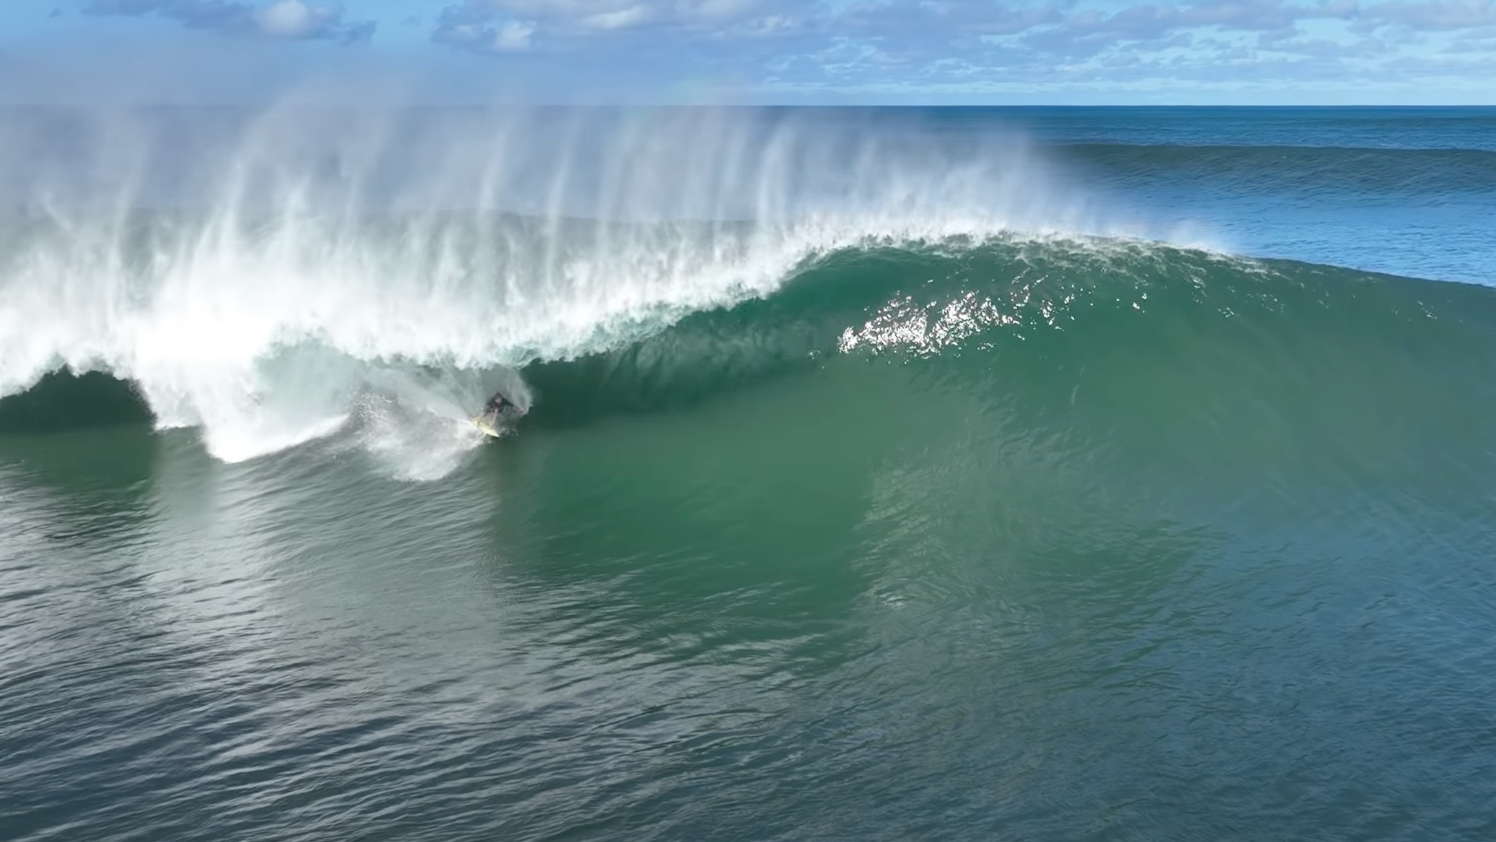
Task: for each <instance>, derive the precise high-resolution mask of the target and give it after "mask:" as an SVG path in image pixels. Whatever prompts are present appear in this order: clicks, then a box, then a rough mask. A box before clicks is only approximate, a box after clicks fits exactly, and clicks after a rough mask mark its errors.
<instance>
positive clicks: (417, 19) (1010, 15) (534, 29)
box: [0, 0, 1496, 104]
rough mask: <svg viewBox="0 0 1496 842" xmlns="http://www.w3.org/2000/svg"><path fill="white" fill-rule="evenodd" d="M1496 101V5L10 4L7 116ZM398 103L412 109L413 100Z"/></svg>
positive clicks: (1145, 0)
mask: <svg viewBox="0 0 1496 842" xmlns="http://www.w3.org/2000/svg"><path fill="white" fill-rule="evenodd" d="M311 81H315V83H316V84H317V85H320V86H321V87H320V88H319V89H320V90H322V91H323V92H324V94H326V95H328V96H334V97H349V98H354V99H360V98H363V99H369V98H373V99H378V98H379V97H380V96H387V97H389V98H395V97H397V96H399V97H404V98H406V99H417V100H430V101H455V102H463V101H483V100H492V99H496V98H497V99H505V98H520V99H528V100H541V101H578V100H580V101H599V100H600V101H649V102H699V101H749V102H788V103H802V102H804V103H841V102H858V103H880V102H886V103H932V104H943V103H992V104H1002V103H1017V104H1044V103H1054V104H1085V103H1098V104H1129V103H1184V104H1235V103H1241V104H1301V103H1346V104H1362V103H1368V104H1375V103H1396V104H1444V103H1481V104H1485V103H1493V102H1496V0H1301V1H1300V0H1182V2H1167V0H1152V1H1151V2H1150V1H1149V0H1139V2H1131V1H1130V0H1107V1H1106V2H1098V1H1097V0H1058V2H1049V1H1048V0H1039V1H1038V2H989V0H832V2H797V1H796V0H342V2H337V0H0V99H4V100H7V101H17V100H19V101H50V100H54V99H56V100H69V99H88V98H96V99H97V98H102V99H110V98H119V97H133V98H137V99H156V100H184V101H230V102H236V101H242V100H245V99H256V98H263V97H267V96H274V95H275V93H276V92H277V91H283V90H285V89H287V88H288V87H293V86H297V85H303V84H305V83H309V82H311ZM395 91H399V92H401V93H399V94H398V95H397V94H395V93H394V92H395Z"/></svg>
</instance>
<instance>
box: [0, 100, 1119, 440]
mask: <svg viewBox="0 0 1496 842" xmlns="http://www.w3.org/2000/svg"><path fill="white" fill-rule="evenodd" d="M0 162H3V165H0V181H4V182H5V183H6V184H7V185H8V187H9V189H8V190H7V191H6V195H9V196H14V197H18V201H17V202H16V203H15V206H14V207H12V208H11V209H10V210H9V211H8V213H9V217H8V218H7V220H6V224H5V225H4V226H3V228H4V233H3V234H0V293H3V295H0V397H4V396H7V395H15V394H19V393H23V392H25V391H26V390H28V389H30V388H32V387H33V386H34V385H35V384H37V383H38V382H39V381H40V380H41V378H43V377H44V376H46V375H47V374H49V373H51V372H56V371H60V370H66V371H70V372H74V373H84V372H90V371H100V372H107V373H109V374H111V375H113V376H115V377H117V378H119V379H122V380H127V381H129V382H131V383H132V384H134V386H135V387H136V389H137V390H138V392H139V394H140V395H141V396H142V397H143V399H144V400H145V402H146V404H147V405H148V406H149V407H150V410H151V414H152V416H153V418H154V420H155V423H156V425H157V426H158V427H160V428H163V429H165V428H178V427H195V428H199V429H201V430H202V435H203V439H204V442H205V443H206V445H207V447H208V449H209V450H210V451H211V452H212V453H213V454H214V455H215V456H217V457H219V458H222V459H226V460H230V461H237V460H242V459H248V458H253V457H255V456H258V455H262V454H265V453H269V452H273V451H275V450H279V449H283V448H285V447H288V446H292V445H294V444H296V443H298V442H301V441H306V440H308V439H311V438H316V437H320V436H325V435H328V434H330V433H331V432H333V431H335V430H338V429H341V428H343V427H345V426H346V425H347V424H349V423H352V422H355V421H357V420H358V419H359V417H361V416H362V415H367V413H368V411H370V410H369V409H368V408H369V407H370V406H375V405H379V401H380V400H384V402H385V403H386V404H388V403H390V402H391V401H393V403H395V404H398V405H400V406H402V407H409V406H412V405H419V406H421V407H423V409H424V411H427V413H428V414H433V415H438V416H441V417H442V418H443V419H444V420H445V421H446V422H449V423H451V422H460V421H461V420H462V419H464V418H465V417H466V416H467V415H468V414H471V412H472V411H473V408H474V407H476V406H479V405H481V403H482V401H483V399H484V398H485V397H486V395H487V393H489V392H491V391H492V390H493V389H494V388H496V387H498V386H499V385H502V384H504V383H507V384H509V386H510V388H512V389H514V390H516V391H518V393H519V394H518V398H519V400H520V401H521V403H522V404H523V403H526V402H527V401H528V396H527V394H526V393H525V388H524V385H523V383H522V382H520V381H517V380H516V379H515V378H514V376H513V374H512V372H513V370H514V369H516V368H518V367H520V366H524V365H526V364H528V363H531V362H534V361H538V360H564V359H571V358H575V357H578V356H581V355H586V354H589V353H596V352H600V351H606V350H608V349H612V348H617V347H621V346H624V345H627V344H628V343H629V342H631V341H634V340H636V339H638V338H640V337H643V336H647V335H649V334H651V333H653V332H656V331H658V330H660V329H662V328H663V327H664V326H667V325H669V324H671V323H672V322H674V321H676V320H678V319H680V318H682V317H684V316H686V315H688V314H690V313H693V312H697V311H701V310H705V309H711V308H715V307H725V306H732V305H734V304H737V303H740V302H742V301H745V300H749V299H753V298H755V297H761V296H764V295H767V294H770V293H772V292H773V291H774V290H775V289H777V288H778V287H779V286H780V285H782V284H783V283H785V282H786V281H787V280H788V279H791V278H793V277H795V276H796V274H797V273H798V272H800V271H802V270H803V269H804V267H806V266H809V265H813V264H814V263H815V261H817V260H818V259H820V258H821V257H823V256H824V255H827V254H832V253H836V252H839V251H843V250H847V249H855V248H864V247H869V246H873V245H878V244H918V243H921V242H940V241H945V240H949V239H951V238H953V237H966V238H977V239H980V238H984V237H991V236H997V235H1003V234H1005V233H1006V232H1012V231H1023V232H1027V233H1028V234H1030V235H1039V236H1042V235H1044V234H1046V233H1053V232H1057V231H1080V230H1092V231H1102V232H1125V231H1127V230H1128V229H1127V228H1126V227H1123V226H1108V225H1105V224H1103V223H1101V222H1099V221H1098V219H1097V215H1096V214H1095V212H1094V209H1092V208H1089V207H1087V204H1086V202H1085V201H1084V200H1083V199H1078V198H1076V197H1077V196H1078V195H1079V194H1076V193H1073V192H1066V191H1064V190H1062V189H1060V188H1059V187H1057V186H1055V185H1053V184H1051V183H1050V181H1049V178H1050V177H1049V176H1048V175H1047V174H1046V171H1045V169H1044V166H1043V164H1042V161H1040V160H1039V159H1038V158H1036V157H1035V156H1034V155H1033V154H1032V153H1031V151H1029V150H1027V149H1026V147H1025V145H1024V144H1023V143H1022V142H1021V139H1014V138H994V139H993V140H992V142H991V143H990V144H988V145H987V146H986V147H984V148H982V149H975V148H970V147H965V148H963V149H961V150H959V151H953V150H951V149H949V148H944V147H940V146H939V145H938V144H931V143H928V142H924V141H922V140H921V136H920V135H919V134H918V132H911V133H903V134H888V133H883V134H876V133H868V132H862V131H860V130H859V125H858V123H857V122H856V121H855V120H846V119H840V118H838V119H835V120H825V119H818V118H815V117H813V116H810V117H803V118H802V117H797V116H795V115H785V114H774V115H770V116H769V117H767V118H765V117H761V116H758V115H754V116H751V117H745V116H743V115H741V114H737V113H734V112H719V111H713V110H702V109H695V110H689V111H677V110H668V109H667V110H663V111H658V112H635V111H588V112H574V111H564V112H549V111H540V112H533V111H525V112H519V113H512V112H456V113H445V112H443V113H431V114H423V115H421V119H411V118H410V116H409V115H405V116H403V117H401V118H400V119H398V120H397V119H394V118H392V117H391V116H390V115H388V114H373V113H364V112H334V111H306V110H300V109H295V108H287V109H283V110H270V111H267V112H261V113H253V114H250V113H240V112H227V111H226V112H221V113H220V112H213V113H210V114H208V115H207V116H204V115H203V114H202V113H198V112H194V113H192V114H190V115H185V116H184V115H182V114H178V113H176V112H170V111H167V112H160V113H156V112H150V113H139V112H128V113H125V114H121V115H113V116H110V117H108V118H105V117H102V116H99V115H80V114H74V113H53V112H44V113H41V114H40V115H39V116H36V117H35V119H32V120H30V121H26V120H21V121H16V122H14V123H12V124H8V125H7V127H6V129H5V130H4V134H3V135H0ZM433 372H437V374H433ZM371 395H373V396H382V397H379V398H378V399H376V398H371Z"/></svg>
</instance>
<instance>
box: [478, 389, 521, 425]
mask: <svg viewBox="0 0 1496 842" xmlns="http://www.w3.org/2000/svg"><path fill="white" fill-rule="evenodd" d="M512 406H514V403H513V402H512V401H510V400H509V399H508V398H506V397H504V395H503V393H502V392H494V395H493V397H491V398H489V399H488V403H486V404H484V405H483V417H484V418H486V419H488V423H489V424H491V425H492V426H495V427H497V426H498V425H499V413H501V412H503V411H504V410H505V408H507V407H512ZM515 408H516V409H518V407H515Z"/></svg>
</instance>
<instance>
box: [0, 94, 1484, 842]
mask: <svg viewBox="0 0 1496 842" xmlns="http://www.w3.org/2000/svg"><path fill="white" fill-rule="evenodd" d="M1493 285H1496V109H1476V108H1466V109H1460V108H1439V109H1434V108H1430V109H1415V108H1386V109H1375V108H1343V109H1342V108H1320V109H1313V108H1301V109H1229V108H1220V109H1200V108H1116V109H1108V108H1072V109H1061V108H1056V109H1038V108H1031V109H909V108H891V109H840V110H838V109H828V110H812V109H762V110H752V109H724V110H715V109H653V110H600V109H599V110H526V111H515V110H477V109H467V110H461V109H410V110H402V111H386V112H378V113H374V112H365V111H358V112H355V111H334V110H325V109H324V110H313V109H308V108H305V107H293V106H289V105H287V106H282V107H276V108H267V109H263V110H258V111H252V112H251V111H237V110H228V109H220V110H205V109H199V110H185V109H177V110H173V109H156V110H140V111H117V112H102V111H100V112H86V113H85V112H76V111H64V110H52V109H41V108H35V109H11V110H9V111H7V112H6V113H5V114H4V115H3V116H0V840H5V842H12V841H14V842H21V841H22V840H24V842H42V840H90V842H106V841H108V840H120V841H121V842H123V840H257V842H258V841H259V840H329V842H331V841H332V840H338V842H347V841H348V840H441V842H457V840H506V842H520V840H630V842H642V841H643V840H692V842H694V840H812V839H813V840H833V839H834V840H900V842H903V840H916V839H931V840H933V839H962V840H965V839H973V840H975V839H984V840H985V839H1005V840H1006V839H1011V840H1149V842H1162V841H1163V840H1211V842H1220V841H1221V840H1275V842H1276V840H1334V842H1347V841H1348V840H1420V842H1423V841H1424V840H1475V839H1492V838H1496V289H1492V286H1493ZM496 390H502V391H504V392H505V393H506V394H507V395H509V396H510V397H511V399H513V400H514V401H515V402H516V403H518V404H519V405H520V406H521V407H522V408H523V409H525V410H526V413H525V414H524V415H523V417H519V418H515V419H511V421H510V423H509V424H508V426H507V427H506V430H505V434H504V435H503V436H502V437H500V438H498V439H489V438H486V437H484V436H483V435H481V434H480V433H479V432H477V430H476V429H474V427H473V426H472V425H471V424H470V423H469V421H468V418H469V417H470V416H472V415H474V414H476V413H477V412H478V411H479V408H480V407H481V406H482V404H483V402H484V401H485V399H487V398H488V396H489V395H491V394H492V393H493V392H494V391H496Z"/></svg>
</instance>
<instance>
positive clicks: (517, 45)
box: [493, 21, 535, 52]
mask: <svg viewBox="0 0 1496 842" xmlns="http://www.w3.org/2000/svg"><path fill="white" fill-rule="evenodd" d="M534 34H535V24H533V23H522V22H519V21H510V22H509V23H506V24H504V25H503V26H501V27H499V31H498V32H496V33H494V37H493V48H494V49H495V50H500V51H503V52H516V51H519V50H528V49H529V48H530V36H532V35H534Z"/></svg>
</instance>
